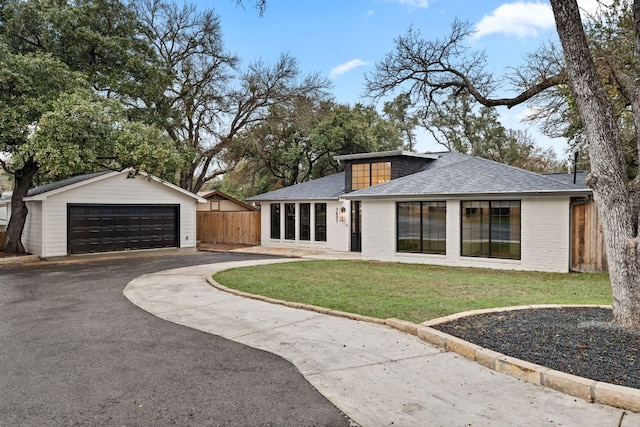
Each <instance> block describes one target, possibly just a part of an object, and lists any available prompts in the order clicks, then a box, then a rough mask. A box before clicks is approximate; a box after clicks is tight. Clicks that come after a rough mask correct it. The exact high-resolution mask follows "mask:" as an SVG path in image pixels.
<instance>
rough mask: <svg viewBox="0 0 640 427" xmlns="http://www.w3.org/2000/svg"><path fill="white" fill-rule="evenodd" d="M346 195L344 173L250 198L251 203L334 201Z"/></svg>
mask: <svg viewBox="0 0 640 427" xmlns="http://www.w3.org/2000/svg"><path fill="white" fill-rule="evenodd" d="M343 193H344V172H339V173H336V174H333V175H329V176H325V177H323V178H318V179H314V180H313V181H307V182H303V183H300V184H296V185H292V186H290V187H285V188H280V189H278V190H274V191H270V192H268V193H263V194H259V195H257V196H253V197H249V198H248V199H247V201H250V202H266V201H272V200H274V201H276V200H333V199H338V197H340V196H341V195H342V194H343Z"/></svg>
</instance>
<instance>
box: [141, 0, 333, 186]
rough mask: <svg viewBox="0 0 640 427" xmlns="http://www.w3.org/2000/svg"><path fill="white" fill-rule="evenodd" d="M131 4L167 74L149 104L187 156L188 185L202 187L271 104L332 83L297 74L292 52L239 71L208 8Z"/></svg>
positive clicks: (184, 180) (183, 182)
mask: <svg viewBox="0 0 640 427" xmlns="http://www.w3.org/2000/svg"><path fill="white" fill-rule="evenodd" d="M136 11H137V14H138V16H139V18H140V19H141V20H142V22H143V23H144V25H145V26H146V27H147V29H148V30H147V33H146V34H147V37H148V39H149V41H150V43H151V44H152V45H153V46H154V48H155V50H156V52H157V55H158V57H159V58H160V59H161V63H162V65H163V66H164V67H165V68H166V71H167V72H166V75H167V76H170V78H169V79H167V80H166V81H163V80H162V79H160V80H159V90H158V91H157V92H156V93H153V94H152V97H150V98H148V99H147V105H146V107H147V111H149V112H151V113H152V114H157V117H156V118H155V120H159V121H161V123H162V126H163V127H164V128H165V129H166V130H167V132H168V133H169V135H170V136H171V138H172V139H173V140H174V142H175V144H176V147H177V148H179V149H181V150H183V151H184V152H185V156H188V158H189V164H188V166H187V167H186V168H185V169H184V170H183V171H182V172H181V174H180V178H179V180H180V186H181V187H183V188H185V189H188V190H191V191H194V192H196V191H199V190H200V189H201V188H202V186H203V185H204V184H206V183H207V182H209V181H211V180H212V179H214V178H216V177H217V176H220V175H222V174H224V173H225V172H226V171H227V170H229V168H231V167H233V162H231V163H230V160H233V158H231V157H229V156H227V151H228V149H229V148H230V145H231V142H232V141H233V138H234V137H235V136H236V135H237V134H238V132H239V131H240V130H242V129H244V128H245V127H247V126H248V125H250V124H253V123H255V122H257V121H261V120H264V119H265V117H266V116H267V112H268V109H269V107H271V106H273V105H276V104H279V103H288V102H292V100H293V99H295V97H297V96H302V95H310V94H313V93H317V92H321V91H323V90H325V89H326V88H327V87H328V85H329V84H328V81H327V80H326V79H323V78H320V77H319V76H318V75H309V76H304V77H303V76H301V73H300V70H299V68H298V65H297V61H296V60H295V58H293V57H291V56H290V55H282V56H281V57H280V58H279V60H278V61H277V62H276V63H275V64H273V65H268V64H266V63H264V62H263V61H260V60H259V61H256V62H254V63H252V64H250V65H249V66H248V68H247V70H246V71H241V70H240V69H239V66H238V63H239V59H238V58H236V57H235V56H233V55H231V54H229V53H227V52H226V51H225V50H224V46H223V42H222V31H221V28H220V23H219V19H218V17H217V16H216V15H215V14H214V13H213V11H211V10H208V11H204V12H200V11H198V10H197V9H196V8H195V6H194V5H185V6H183V7H181V8H180V7H178V6H177V5H176V4H175V3H168V2H167V1H165V0H141V1H140V2H137V6H136ZM151 119H152V120H154V118H151Z"/></svg>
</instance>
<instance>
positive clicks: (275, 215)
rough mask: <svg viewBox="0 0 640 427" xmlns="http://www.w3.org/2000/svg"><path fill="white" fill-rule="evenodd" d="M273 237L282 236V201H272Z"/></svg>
mask: <svg viewBox="0 0 640 427" xmlns="http://www.w3.org/2000/svg"><path fill="white" fill-rule="evenodd" d="M271 238H272V239H279V238H280V203H271Z"/></svg>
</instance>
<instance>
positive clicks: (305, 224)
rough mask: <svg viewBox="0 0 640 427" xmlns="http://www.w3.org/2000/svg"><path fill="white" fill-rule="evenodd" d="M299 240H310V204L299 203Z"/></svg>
mask: <svg viewBox="0 0 640 427" xmlns="http://www.w3.org/2000/svg"><path fill="white" fill-rule="evenodd" d="M300 240H311V204H309V203H300Z"/></svg>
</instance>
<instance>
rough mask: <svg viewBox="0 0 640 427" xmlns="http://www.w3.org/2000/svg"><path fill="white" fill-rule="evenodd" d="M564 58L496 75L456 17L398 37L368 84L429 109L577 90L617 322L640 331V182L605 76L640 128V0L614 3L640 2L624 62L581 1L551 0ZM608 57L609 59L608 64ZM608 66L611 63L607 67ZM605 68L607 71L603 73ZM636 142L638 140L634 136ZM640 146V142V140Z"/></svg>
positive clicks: (575, 95)
mask: <svg viewBox="0 0 640 427" xmlns="http://www.w3.org/2000/svg"><path fill="white" fill-rule="evenodd" d="M551 5H552V9H553V13H554V16H555V20H556V27H557V30H558V34H559V36H560V42H561V45H562V49H563V57H564V62H563V63H558V62H552V61H539V62H536V61H535V60H533V59H532V61H531V63H530V64H529V65H531V64H533V65H534V66H530V67H528V68H527V69H522V71H520V72H518V73H514V74H512V75H511V76H510V77H509V79H506V80H497V79H495V78H494V77H493V76H492V75H491V74H489V73H487V72H485V71H484V65H485V58H484V54H482V53H474V52H470V51H469V50H468V49H466V48H465V47H464V44H463V42H464V40H465V39H466V38H467V37H468V36H469V35H470V34H471V31H470V27H469V25H468V24H463V23H461V22H458V21H456V22H454V23H453V25H452V31H451V34H450V36H449V37H448V38H446V39H443V40H436V41H424V40H423V39H422V38H421V37H420V35H419V33H417V32H416V31H414V30H410V31H409V33H408V35H407V36H405V37H400V38H398V39H397V40H396V49H395V51H394V52H392V53H390V54H388V55H387V56H386V57H385V58H384V60H383V61H381V62H380V63H379V64H377V66H376V70H375V72H374V73H373V74H372V75H371V76H369V77H368V81H367V88H368V91H369V92H370V93H371V94H373V95H374V96H383V95H387V94H389V93H391V92H392V91H394V90H395V89H396V88H400V87H402V88H403V91H408V92H409V93H410V94H411V96H412V99H413V100H414V101H416V102H419V103H420V104H421V105H422V106H423V108H425V109H428V108H429V107H431V106H433V105H434V104H436V103H438V102H439V101H440V100H441V99H442V97H443V96H455V95H457V94H461V93H468V94H469V95H471V96H472V97H473V98H474V99H475V100H476V101H477V102H478V103H480V104H482V105H484V106H489V107H493V106H500V105H502V106H507V107H513V106H515V105H519V104H522V103H524V102H527V101H529V100H531V99H532V98H533V97H535V96H539V95H544V94H545V93H548V92H547V91H549V90H553V89H554V88H555V89H558V90H566V89H567V88H568V89H570V94H571V97H572V99H573V100H574V101H575V107H576V109H577V111H578V112H579V113H580V118H581V120H582V123H583V126H584V134H585V137H586V141H587V144H588V150H589V156H590V160H591V173H590V175H589V178H588V182H587V183H588V185H589V186H590V187H591V188H592V189H593V193H594V199H595V201H596V204H597V206H598V210H599V212H600V216H601V219H602V224H603V233H604V238H605V243H606V249H607V255H608V261H609V274H610V279H611V288H612V294H613V310H614V321H615V323H617V324H618V325H621V326H624V327H631V328H636V329H640V261H639V250H640V239H639V237H638V229H639V228H640V224H639V220H640V217H639V214H640V191H639V190H640V182H639V178H638V176H637V175H636V176H633V175H631V176H630V175H629V173H628V172H629V171H628V168H627V164H626V163H625V155H624V152H623V141H622V138H621V131H620V128H619V126H620V122H619V120H618V116H617V115H616V112H615V110H614V107H613V103H612V99H611V98H610V96H609V94H608V93H607V91H606V90H605V82H604V81H603V80H604V77H609V78H611V79H615V83H616V87H618V88H619V94H620V96H622V97H623V98H624V100H625V107H626V108H627V109H628V111H630V112H631V114H632V116H633V128H634V130H635V133H636V134H637V132H638V129H640V86H638V85H637V81H638V79H639V78H640V73H639V70H640V67H639V66H638V60H639V58H640V0H633V3H632V4H631V3H630V2H626V1H621V2H616V3H615V5H617V6H620V7H622V8H624V7H632V8H633V29H634V31H633V35H634V38H633V41H634V44H635V45H634V49H633V54H632V55H630V57H628V58H626V61H624V62H623V63H621V62H619V61H618V62H616V58H615V57H611V58H602V57H597V58H594V56H593V54H592V51H591V50H590V47H589V43H588V40H587V37H586V35H585V29H584V27H583V24H582V20H581V16H580V10H579V8H578V4H577V1H576V0H551ZM607 59H610V61H608V62H607ZM603 64H607V66H606V67H604V68H603ZM603 69H606V70H607V72H605V73H603ZM505 81H510V82H511V83H517V84H516V86H515V87H514V88H515V89H516V92H515V95H514V96H510V97H500V96H499V95H500V94H501V92H498V90H504V83H505ZM635 140H636V141H637V138H635ZM636 150H640V146H636Z"/></svg>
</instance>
